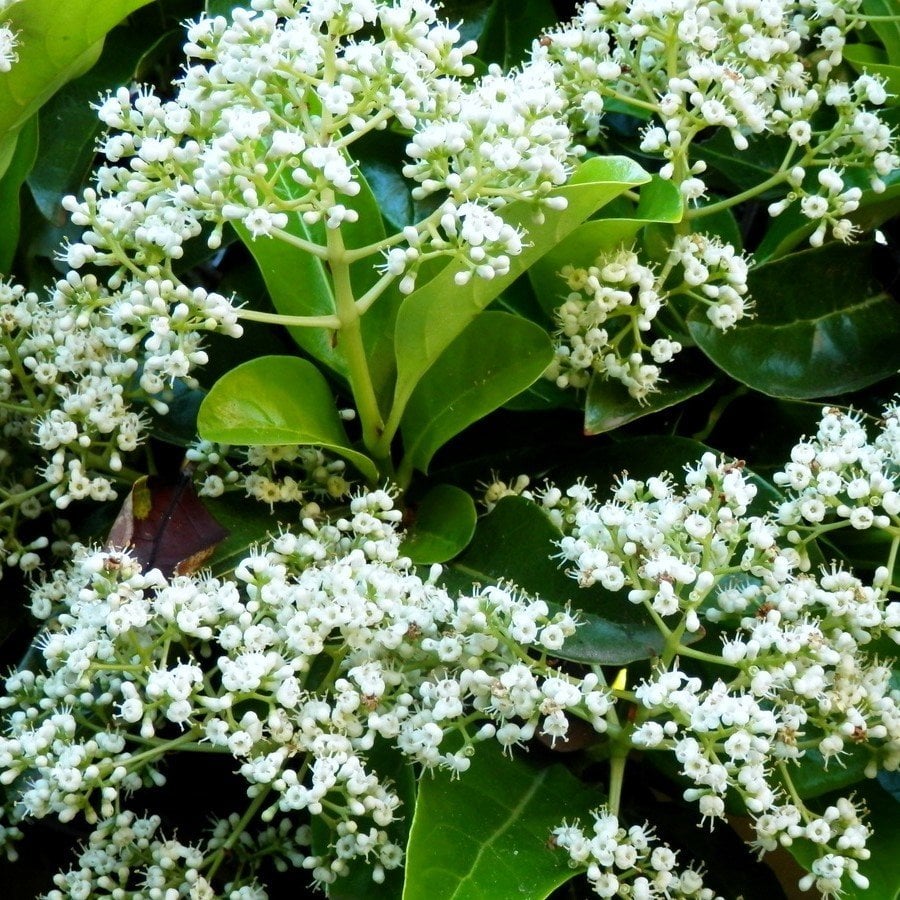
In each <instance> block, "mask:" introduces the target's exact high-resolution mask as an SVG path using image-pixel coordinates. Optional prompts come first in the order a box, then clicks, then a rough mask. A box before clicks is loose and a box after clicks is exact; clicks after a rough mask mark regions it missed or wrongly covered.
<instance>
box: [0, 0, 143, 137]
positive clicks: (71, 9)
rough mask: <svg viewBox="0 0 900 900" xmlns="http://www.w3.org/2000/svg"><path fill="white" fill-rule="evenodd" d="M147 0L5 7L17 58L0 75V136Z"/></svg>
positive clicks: (42, 1) (31, 1) (80, 69)
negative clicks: (13, 36)
mask: <svg viewBox="0 0 900 900" xmlns="http://www.w3.org/2000/svg"><path fill="white" fill-rule="evenodd" d="M148 2H149V0H67V2H66V3H59V2H58V0H25V2H22V3H16V4H13V5H12V6H10V7H8V8H7V9H6V10H4V13H3V18H4V21H6V22H7V23H8V25H9V27H10V29H11V30H12V31H14V32H16V33H17V35H18V39H19V46H18V48H17V52H18V54H19V60H18V62H17V63H15V65H13V67H12V69H11V70H10V71H9V72H4V73H3V74H0V134H3V133H5V132H8V131H10V130H12V129H14V128H18V127H19V126H21V125H22V124H23V123H24V122H25V121H26V120H27V119H29V118H30V117H31V116H32V115H33V114H34V113H35V112H36V111H37V110H38V109H39V108H40V107H41V105H42V104H44V103H45V102H46V101H47V100H49V99H50V97H51V96H52V95H53V94H54V93H55V92H56V91H57V90H58V89H59V88H60V87H62V85H64V84H65V83H66V82H67V81H71V80H72V79H73V78H76V77H78V76H79V75H81V74H83V73H84V72H86V71H87V70H88V69H89V68H90V67H91V66H92V65H93V64H94V63H95V62H96V61H97V58H98V56H99V55H100V51H101V49H102V47H103V39H104V37H105V36H106V33H107V32H108V31H109V30H110V29H111V28H113V26H115V25H117V24H118V23H119V22H121V21H122V19H124V18H125V16H127V15H128V14H129V13H132V12H134V10H136V9H139V8H140V7H141V6H144V5H145V4H146V3H148Z"/></svg>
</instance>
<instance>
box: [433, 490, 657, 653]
mask: <svg viewBox="0 0 900 900" xmlns="http://www.w3.org/2000/svg"><path fill="white" fill-rule="evenodd" d="M561 536H562V535H561V534H560V532H559V531H558V529H556V528H555V527H554V525H553V524H552V523H551V522H550V520H549V519H548V518H547V516H546V515H545V514H544V513H543V512H542V511H541V509H540V507H538V506H537V505H536V504H535V503H532V502H531V501H530V500H526V499H524V498H522V497H505V498H504V499H502V500H501V501H500V502H499V503H498V504H497V506H496V507H495V508H494V510H493V511H492V512H491V513H490V515H488V516H486V517H485V518H483V519H482V520H481V521H480V522H479V523H478V527H477V528H476V529H475V536H474V537H473V538H472V542H471V543H470V544H469V546H468V547H467V548H466V550H465V552H464V553H463V554H462V555H461V556H459V557H457V559H456V560H454V562H453V563H451V564H450V565H449V566H448V567H447V568H446V569H445V574H444V580H445V582H446V583H447V584H448V586H449V587H451V588H455V589H459V590H466V589H469V588H470V587H471V585H472V584H473V583H476V582H477V583H479V584H495V583H498V582H501V581H510V582H513V583H514V584H516V585H517V586H518V587H520V588H521V589H522V590H524V591H526V592H527V593H529V594H532V595H535V596H539V597H541V598H543V599H544V600H546V601H547V602H548V603H549V604H551V606H552V607H553V608H560V607H564V606H566V605H567V604H571V605H572V607H573V608H574V609H577V610H579V611H580V613H579V618H580V619H581V620H582V622H583V624H582V625H581V626H579V628H578V630H577V631H576V632H575V634H574V635H573V636H572V637H570V638H569V639H568V640H567V641H566V643H565V646H564V647H563V648H562V650H559V651H557V652H556V654H555V655H556V656H558V657H560V658H561V659H568V660H571V661H573V662H585V663H592V664H594V663H596V664H600V665H625V664H627V663H630V662H633V661H634V660H638V659H648V658H649V657H651V656H655V655H657V654H658V653H659V652H660V651H661V650H662V645H663V640H662V637H661V635H660V633H659V631H658V630H657V628H656V626H655V625H654V624H653V623H652V622H651V621H650V619H649V618H648V617H646V616H645V613H644V611H643V609H641V608H639V607H636V606H634V605H632V604H630V603H629V602H628V600H627V599H626V597H625V593H624V592H623V593H621V594H611V593H609V592H608V591H604V590H603V589H602V588H599V587H594V588H590V589H584V588H579V587H578V585H577V584H576V582H575V580H574V579H573V578H570V577H569V576H568V575H567V574H566V573H565V572H564V571H563V570H562V569H561V568H560V567H559V564H558V559H557V558H556V557H557V554H558V552H559V550H558V547H557V542H558V541H559V539H560V537H561Z"/></svg>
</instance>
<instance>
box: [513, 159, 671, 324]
mask: <svg viewBox="0 0 900 900" xmlns="http://www.w3.org/2000/svg"><path fill="white" fill-rule="evenodd" d="M605 211H606V210H604V212H605ZM682 214H683V205H682V202H681V194H680V192H679V190H678V188H677V187H676V186H675V185H674V184H672V182H671V181H665V180H664V179H662V178H660V177H659V176H657V175H654V176H653V178H652V179H651V180H650V181H648V182H647V183H646V184H645V185H643V186H642V187H641V193H640V199H639V201H638V203H637V206H632V209H631V211H630V214H629V215H624V214H623V213H622V211H620V210H616V212H615V214H614V215H612V216H610V217H607V216H605V215H604V216H600V217H598V218H593V219H590V220H588V221H587V222H583V223H582V224H581V225H579V226H578V227H577V228H576V229H575V230H574V231H572V233H571V234H569V235H568V236H567V237H566V238H564V239H563V240H562V241H560V242H559V243H558V244H557V245H556V246H555V247H553V248H552V249H551V250H549V252H547V253H546V254H545V255H544V256H543V257H542V258H541V259H540V260H538V261H537V262H536V263H535V264H534V265H533V266H532V267H531V268H530V269H529V270H528V278H529V280H530V281H531V284H532V287H533V288H534V292H535V295H536V296H537V298H538V302H539V303H540V304H541V307H542V308H543V309H544V311H545V312H546V313H547V315H548V316H552V315H553V312H554V310H555V309H556V308H557V307H558V306H559V305H560V303H561V302H562V299H563V295H564V294H565V293H566V287H565V285H564V283H563V281H562V279H561V278H560V277H559V272H560V270H561V269H562V268H563V267H564V266H567V265H569V266H591V265H593V264H594V261H595V260H596V259H597V256H598V255H599V254H600V253H604V252H607V251H610V250H614V249H615V248H616V247H619V246H620V245H622V244H624V245H625V246H627V247H630V246H631V245H632V244H633V243H634V240H635V238H636V237H637V235H638V233H639V232H640V231H641V229H642V228H644V227H645V226H647V225H648V224H650V223H656V222H665V223H674V222H680V221H681V217H682Z"/></svg>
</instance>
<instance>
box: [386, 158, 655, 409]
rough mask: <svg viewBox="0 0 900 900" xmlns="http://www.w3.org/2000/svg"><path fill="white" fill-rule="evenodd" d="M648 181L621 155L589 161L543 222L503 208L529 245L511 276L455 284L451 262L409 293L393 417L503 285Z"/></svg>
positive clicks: (401, 315)
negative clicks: (562, 202)
mask: <svg viewBox="0 0 900 900" xmlns="http://www.w3.org/2000/svg"><path fill="white" fill-rule="evenodd" d="M649 179H650V176H649V175H648V174H647V173H646V172H645V171H644V170H643V169H641V168H640V167H639V166H638V165H636V164H635V163H633V162H632V161H631V160H629V159H626V158H624V157H593V158H592V159H589V160H587V162H585V163H584V164H583V165H582V166H581V167H580V168H579V169H578V171H577V172H576V173H575V174H574V175H573V176H572V178H571V179H570V181H569V183H568V184H567V185H565V186H564V187H562V188H560V189H559V190H558V191H556V192H554V193H555V195H556V196H561V197H566V198H567V200H568V206H567V208H566V209H564V210H561V211H553V210H549V209H548V210H546V211H545V218H544V222H543V223H542V224H540V225H536V224H534V221H533V204H531V203H525V202H522V201H518V202H515V203H511V204H510V205H509V206H506V207H504V209H503V218H504V220H505V221H506V222H508V223H509V224H511V225H513V226H519V227H522V228H523V229H524V230H525V231H526V232H527V234H528V242H529V244H528V246H526V247H525V249H524V250H523V252H522V253H521V254H520V255H519V256H516V257H513V259H512V260H511V266H510V271H509V274H507V275H504V276H503V277H502V278H494V279H492V280H490V281H485V280H484V279H482V278H473V279H472V280H471V281H470V282H469V283H468V284H466V285H463V286H459V285H457V284H456V282H455V281H454V276H455V275H456V273H457V272H459V271H462V270H463V269H464V268H465V266H464V265H462V264H461V263H458V262H453V263H451V264H450V265H448V266H446V267H445V268H444V269H443V270H442V271H441V272H440V274H438V275H437V276H436V277H435V278H434V279H432V280H431V281H430V282H428V283H427V284H425V285H424V286H422V287H421V288H419V289H418V290H417V291H414V292H413V293H412V294H410V295H409V296H408V297H407V298H406V299H405V300H404V301H403V302H402V304H401V306H400V310H399V312H398V314H397V321H396V330H395V347H396V354H397V370H398V373H397V386H396V389H395V392H394V408H395V410H396V411H397V413H399V412H402V410H403V409H404V408H405V406H406V402H407V401H408V400H409V398H410V395H411V394H412V392H413V390H415V387H416V385H417V384H418V382H419V380H420V379H421V378H422V375H424V373H425V372H427V371H428V369H429V368H430V367H431V366H432V365H433V364H434V363H435V362H436V361H437V359H438V358H439V357H440V356H441V354H442V353H443V352H444V350H446V349H447V347H448V346H449V345H450V344H451V343H452V342H453V340H454V339H455V338H456V337H457V336H458V335H459V334H461V333H462V332H463V331H464V330H465V328H466V326H467V325H468V324H469V322H471V321H472V320H473V319H474V318H475V317H476V316H477V315H478V314H479V313H480V312H481V310H483V309H484V308H485V307H486V306H487V305H488V304H489V303H490V302H491V301H492V300H493V299H494V298H495V297H497V296H498V295H499V294H500V293H501V292H502V291H503V290H504V288H505V287H506V286H507V285H509V284H511V283H512V282H513V281H514V280H515V279H516V278H517V277H518V276H519V275H520V274H521V273H522V272H524V271H525V270H526V269H528V268H529V266H531V265H533V264H534V263H535V262H536V261H537V260H538V259H540V258H541V257H542V256H543V255H544V254H545V253H547V252H548V251H549V250H550V249H551V248H552V247H554V246H556V244H558V243H559V242H560V241H561V240H562V239H563V238H564V237H566V235H568V234H570V233H571V232H572V230H573V229H574V228H575V227H576V226H577V225H578V224H579V223H580V222H582V221H583V220H584V219H586V218H587V217H588V216H589V215H591V214H592V213H593V212H595V211H596V210H597V209H599V208H600V207H601V206H603V205H604V204H605V203H608V202H609V201H610V200H612V199H613V198H614V197H616V196H618V195H619V194H621V193H622V192H623V191H625V190H628V189H629V188H632V187H636V186H637V185H639V184H643V183H644V182H646V181H648V180H649Z"/></svg>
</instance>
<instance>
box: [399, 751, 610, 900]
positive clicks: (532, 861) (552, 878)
mask: <svg viewBox="0 0 900 900" xmlns="http://www.w3.org/2000/svg"><path fill="white" fill-rule="evenodd" d="M601 799H602V798H601V797H600V796H599V795H595V794H593V793H592V792H591V791H590V790H587V789H585V786H584V785H583V784H582V783H581V782H580V781H578V780H577V779H576V778H575V777H573V776H572V775H570V774H569V772H568V770H567V769H565V768H564V767H563V766H560V765H552V766H543V767H541V768H539V767H537V766H535V765H532V764H530V763H529V762H526V761H524V760H520V759H517V758H512V759H510V758H509V757H507V756H504V755H503V753H502V752H501V751H500V748H499V747H498V746H497V745H496V744H494V743H493V742H492V743H489V744H479V745H477V748H476V752H475V756H474V758H473V759H472V766H471V768H470V769H469V771H468V772H466V773H465V775H463V777H462V778H459V779H453V778H451V777H450V775H448V774H447V773H445V772H438V773H437V774H435V775H432V774H430V773H426V774H425V775H424V776H423V777H422V780H421V783H420V786H419V797H418V802H417V804H416V814H415V816H414V818H413V823H412V829H411V831H410V837H409V846H408V847H407V858H406V884H405V886H404V890H403V900H501V898H503V900H506V898H513V897H522V898H526V900H540V898H543V897H546V896H548V895H549V894H550V893H551V892H552V891H553V890H554V889H555V888H557V887H558V886H559V885H561V884H564V883H565V882H566V881H568V880H569V879H570V878H572V877H573V876H574V874H575V871H574V870H573V869H571V868H570V867H569V866H568V864H567V860H568V857H567V855H566V854H565V853H562V852H559V851H556V850H554V849H553V848H552V846H551V845H550V843H549V839H550V836H551V833H552V831H553V829H554V828H556V827H557V826H558V825H561V824H562V823H563V820H564V819H566V820H568V821H572V820H573V819H582V820H584V821H585V822H587V820H588V818H589V816H590V812H591V810H592V809H593V808H595V807H596V806H598V805H599V802H600V801H601Z"/></svg>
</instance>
